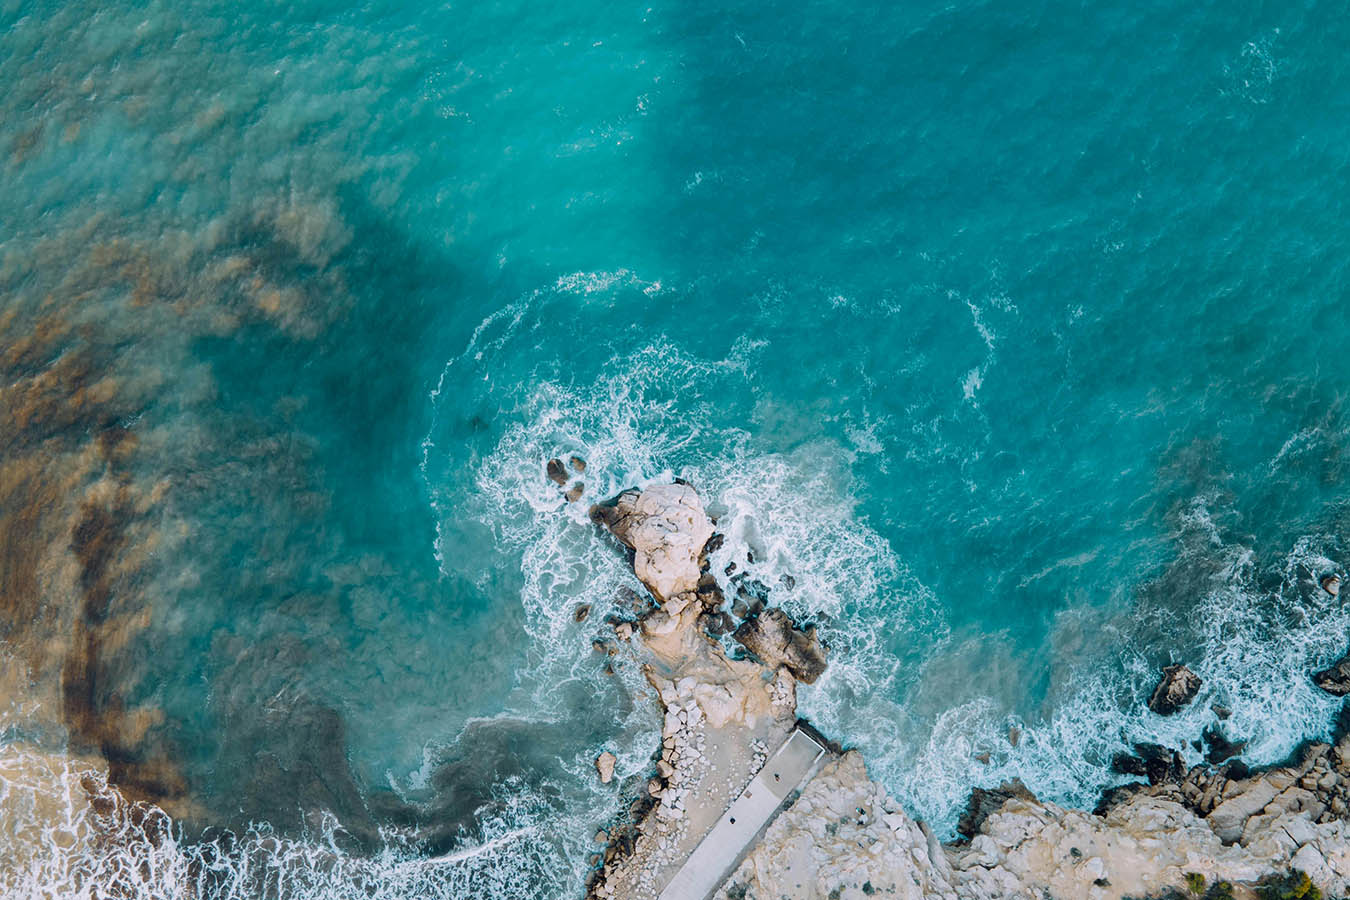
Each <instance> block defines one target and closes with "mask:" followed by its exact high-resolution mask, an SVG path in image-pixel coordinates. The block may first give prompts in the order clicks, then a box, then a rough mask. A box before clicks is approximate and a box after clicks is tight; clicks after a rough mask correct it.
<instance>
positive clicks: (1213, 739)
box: [1200, 728, 1247, 766]
mask: <svg viewBox="0 0 1350 900" xmlns="http://www.w3.org/2000/svg"><path fill="white" fill-rule="evenodd" d="M1200 736H1201V738H1203V739H1204V742H1205V746H1207V747H1208V748H1209V749H1208V751H1206V753H1205V760H1206V761H1207V762H1209V763H1210V764H1211V765H1216V766H1217V765H1218V764H1219V763H1221V762H1223V761H1224V760H1226V759H1228V758H1230V757H1233V756H1237V755H1238V754H1239V753H1241V752H1242V751H1243V749H1244V748H1245V747H1246V746H1247V742H1246V741H1230V740H1228V738H1226V737H1224V736H1223V732H1222V731H1219V730H1218V729H1217V728H1206V729H1205V730H1204V732H1203V733H1202V734H1201V735H1200Z"/></svg>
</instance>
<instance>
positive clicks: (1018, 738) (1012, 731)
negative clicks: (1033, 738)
mask: <svg viewBox="0 0 1350 900" xmlns="http://www.w3.org/2000/svg"><path fill="white" fill-rule="evenodd" d="M1008 743H1009V744H1011V745H1013V746H1014V747H1016V746H1017V745H1018V744H1020V743H1022V729H1020V728H1018V727H1017V726H1016V725H1010V726H1009V727H1008Z"/></svg>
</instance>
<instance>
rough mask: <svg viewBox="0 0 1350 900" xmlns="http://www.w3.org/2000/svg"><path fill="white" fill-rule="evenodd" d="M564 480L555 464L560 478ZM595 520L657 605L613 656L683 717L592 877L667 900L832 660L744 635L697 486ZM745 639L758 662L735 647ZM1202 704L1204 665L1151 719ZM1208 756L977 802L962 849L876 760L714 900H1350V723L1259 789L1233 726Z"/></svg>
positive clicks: (601, 896)
mask: <svg viewBox="0 0 1350 900" xmlns="http://www.w3.org/2000/svg"><path fill="white" fill-rule="evenodd" d="M557 468H560V466H559V465H557V464H556V461H555V462H551V463H550V466H549V474H550V476H553V475H554V470H555V469H557ZM555 480H556V479H555ZM560 487H562V484H560ZM568 499H569V500H572V499H575V498H573V497H571V496H570V495H569V498H568ZM591 518H592V520H593V521H594V522H596V524H597V525H599V526H601V527H604V528H606V529H607V530H608V531H609V532H610V533H612V534H613V535H614V536H615V537H616V538H617V539H618V540H619V542H620V543H621V544H623V546H624V547H625V548H626V549H627V551H628V552H630V553H631V559H632V563H633V569H634V572H635V574H636V575H637V576H638V579H639V580H640V581H641V582H642V583H643V584H644V585H645V586H646V587H647V588H648V590H649V591H650V594H651V596H650V598H649V599H636V601H635V602H634V603H633V604H632V613H633V614H632V616H631V617H628V618H624V617H611V620H610V621H609V622H608V625H609V626H610V628H611V629H612V631H613V637H612V639H610V638H606V639H603V640H601V639H597V648H602V649H605V650H606V651H607V652H614V653H626V654H629V655H631V656H632V657H633V658H635V659H636V660H637V661H638V662H640V663H641V665H642V666H643V671H644V673H645V674H646V677H647V680H648V682H649V683H650V684H651V685H652V687H653V688H654V690H655V694H656V699H657V701H658V703H659V704H660V705H661V708H662V711H663V714H664V717H665V718H664V728H663V732H662V742H661V746H660V747H659V748H657V749H656V751H655V752H654V754H653V766H652V770H651V772H650V774H649V776H648V777H647V779H646V780H645V781H643V780H641V779H629V783H625V784H623V785H621V787H620V790H621V791H622V792H623V793H624V794H625V795H626V796H628V797H629V802H628V804H627V806H626V808H625V810H624V812H623V813H622V815H621V816H620V817H619V818H618V819H617V820H616V821H614V822H613V823H611V824H610V826H609V827H607V828H606V829H604V830H602V831H601V832H600V833H598V834H597V835H596V837H597V841H598V843H599V844H600V845H603V847H602V849H601V850H599V851H598V852H597V853H596V854H595V855H594V856H593V857H592V862H593V864H594V865H595V868H594V871H593V873H592V876H591V879H590V881H589V883H588V887H587V900H616V898H622V900H646V898H653V900H654V898H657V897H658V896H660V894H661V890H662V889H663V887H664V886H665V884H666V883H667V882H668V881H669V880H670V878H671V877H672V875H673V874H674V873H675V872H676V871H677V870H678V868H679V866H680V864H681V862H682V861H683V860H684V859H686V858H687V857H688V856H689V854H690V853H691V852H692V850H693V849H694V847H695V846H697V844H698V843H699V841H700V840H701V838H702V836H703V835H704V834H705V833H706V832H707V831H708V830H709V828H710V827H711V826H712V824H713V823H714V822H715V821H717V819H718V817H719V816H721V815H722V813H723V811H724V810H725V809H726V808H727V806H728V804H729V803H730V801H731V799H733V798H734V797H735V796H736V795H737V794H738V792H739V791H740V790H741V788H742V787H743V786H744V785H745V784H746V783H747V782H748V781H749V779H750V778H751V777H752V776H754V775H755V774H756V773H757V772H758V770H759V769H760V767H762V766H763V764H764V760H765V758H766V755H767V754H768V753H769V752H771V751H772V749H773V748H774V747H776V746H777V745H779V744H781V743H782V742H783V741H784V740H785V738H786V736H787V735H788V733H789V731H790V730H791V729H792V727H793V726H794V725H795V724H796V723H797V721H798V720H797V714H796V690H795V687H796V683H797V682H798V681H803V682H807V683H810V682H812V681H814V680H815V679H816V678H818V677H819V675H820V674H821V673H822V672H823V671H824V669H825V666H826V665H827V660H828V648H827V647H825V646H824V645H823V644H822V643H821V642H820V641H819V640H818V639H817V637H816V635H815V633H814V631H813V630H812V629H810V628H805V629H803V628H799V627H798V623H795V622H793V621H792V619H791V618H790V617H789V616H788V615H787V614H786V613H784V612H783V611H782V610H779V609H776V608H773V607H768V606H767V605H766V603H765V601H764V598H763V596H762V595H761V596H755V595H749V599H750V602H749V603H747V602H745V596H744V593H745V592H742V593H743V596H742V597H741V598H740V599H738V600H737V601H736V602H735V603H733V604H732V610H731V613H734V614H735V618H733V615H732V614H731V613H729V612H728V610H727V609H726V608H725V607H726V598H725V597H724V596H723V594H722V591H721V589H720V588H719V587H718V582H717V579H715V578H714V577H712V576H711V575H710V573H709V572H708V560H707V557H708V553H709V552H711V550H713V549H715V548H716V547H717V546H718V544H719V542H720V540H721V538H720V536H719V535H718V534H717V533H716V524H715V522H713V521H712V519H711V518H709V516H708V514H707V513H706V511H705V510H704V507H703V503H702V500H701V499H700V498H699V496H698V493H697V491H696V490H695V489H694V487H693V486H692V485H689V484H687V483H684V482H681V481H678V480H677V481H676V482H675V483H673V484H659V485H653V486H649V487H647V488H645V489H642V490H629V491H625V492H624V493H622V494H620V495H619V496H618V497H616V498H614V499H613V500H611V501H609V502H607V503H604V504H600V505H598V506H594V507H592V508H591ZM727 574H728V575H731V574H732V573H731V572H728V573H727ZM1336 586H1339V585H1338V584H1337V585H1336ZM1324 588H1325V585H1324ZM1328 590H1329V589H1328ZM1329 592H1330V590H1329ZM736 618H739V619H740V621H739V623H738V622H737V621H736ZM727 633H730V634H731V635H732V637H733V639H734V640H735V642H736V643H738V644H739V645H740V646H741V648H742V652H737V653H735V654H733V655H728V654H727V652H726V651H725V650H724V649H723V645H722V643H721V642H720V640H719V638H720V637H721V636H722V635H725V634H727ZM1342 663H1343V664H1344V665H1342V664H1338V665H1337V666H1336V667H1333V668H1332V669H1330V670H1328V671H1327V672H1325V673H1319V674H1318V676H1317V678H1318V683H1319V684H1322V682H1323V681H1325V682H1326V684H1324V685H1323V687H1324V688H1326V689H1328V690H1330V691H1332V692H1335V691H1336V690H1337V689H1338V688H1339V687H1340V686H1341V683H1342V682H1343V681H1344V682H1346V687H1347V688H1350V678H1348V677H1346V673H1350V662H1347V661H1342ZM1343 670H1344V671H1343ZM1199 686H1200V683H1199V679H1198V678H1197V677H1196V676H1195V675H1194V674H1193V673H1191V672H1190V670H1189V669H1187V668H1186V667H1185V666H1180V665H1178V666H1169V667H1168V668H1167V669H1165V670H1164V672H1163V677H1162V679H1161V680H1160V682H1159V685H1158V688H1157V690H1155V691H1154V694H1153V696H1152V698H1151V699H1150V704H1149V705H1150V707H1151V708H1152V709H1153V710H1154V711H1155V712H1157V713H1159V714H1163V715H1167V714H1170V713H1172V712H1175V711H1176V710H1177V709H1179V708H1180V707H1181V706H1184V705H1185V704H1187V703H1189V702H1190V701H1191V699H1192V698H1193V697H1194V696H1195V694H1196V692H1197V690H1198V689H1199ZM1342 693H1344V692H1343V691H1342ZM1225 714H1226V710H1216V715H1217V716H1218V717H1219V718H1223V717H1224V715H1225ZM1201 740H1203V742H1204V743H1203V745H1202V744H1201V743H1200V741H1201ZM1201 746H1205V747H1207V748H1208V761H1207V762H1206V763H1204V764H1201V765H1198V766H1194V767H1191V768H1189V769H1188V768H1187V767H1186V766H1185V765H1184V763H1183V762H1182V757H1181V755H1180V754H1179V753H1178V752H1177V751H1175V750H1172V749H1169V748H1164V747H1158V746H1155V745H1147V744H1141V745H1137V746H1136V747H1135V748H1134V750H1135V753H1133V754H1121V755H1120V756H1118V757H1117V758H1116V759H1115V760H1114V763H1113V764H1114V767H1115V768H1116V770H1117V771H1119V772H1121V773H1122V774H1126V775H1135V776H1139V777H1141V778H1142V779H1143V780H1142V781H1138V782H1134V783H1131V784H1127V785H1124V786H1121V787H1117V788H1113V789H1111V790H1108V791H1107V792H1105V794H1104V796H1103V797H1102V801H1101V803H1100V804H1099V806H1098V807H1097V809H1095V810H1092V811H1082V810H1070V809H1064V808H1062V807H1059V806H1057V805H1055V804H1052V803H1046V802H1042V801H1039V800H1037V799H1036V798H1035V797H1034V796H1033V795H1032V794H1031V793H1030V792H1029V791H1027V790H1026V788H1025V787H1023V786H1022V785H1020V784H1016V783H1014V784H1009V785H1004V786H1003V787H1001V788H999V789H995V790H986V789H979V788H977V789H975V790H973V791H972V795H971V798H970V803H969V807H968V809H967V811H966V814H965V815H964V816H963V817H962V819H961V823H960V825H959V831H960V832H961V834H962V839H961V840H959V841H956V842H950V843H945V844H944V843H942V842H940V841H939V840H938V838H937V836H936V835H934V833H933V832H932V831H931V830H930V829H929V828H928V827H927V826H926V825H925V824H924V823H922V822H919V821H916V820H914V819H913V818H911V817H910V816H909V815H908V814H907V813H906V812H905V811H904V810H903V809H901V808H900V806H899V804H897V803H895V802H894V801H893V800H892V799H891V798H890V797H888V796H887V794H886V791H885V789H884V788H883V787H881V786H880V785H878V784H876V783H875V782H873V781H871V779H870V778H869V777H868V774H867V769H866V765H865V762H864V760H863V759H862V757H861V755H860V754H858V753H857V752H855V751H848V752H841V753H839V754H838V755H837V756H836V757H835V758H834V759H832V761H830V762H828V763H827V764H826V765H825V766H824V768H823V769H822V770H821V771H820V772H819V773H818V774H816V776H815V777H814V778H813V779H812V780H811V781H809V782H808V783H807V784H806V785H805V786H804V787H803V788H802V789H801V791H800V794H799V796H795V797H793V798H789V800H788V801H787V802H786V803H785V804H784V807H785V808H784V809H783V811H782V812H781V813H780V814H779V815H778V816H777V818H776V819H775V820H773V821H772V824H770V825H769V826H768V827H767V829H766V830H764V832H763V833H762V834H761V835H759V836H758V840H757V841H756V842H754V843H753V844H752V845H751V846H750V848H749V850H748V852H747V853H746V854H744V856H743V858H742V860H741V862H740V863H739V865H738V866H737V867H736V869H735V871H734V872H732V873H731V874H730V876H729V877H728V878H727V879H726V881H725V882H724V883H723V884H722V887H721V888H720V889H719V890H718V891H717V893H716V894H715V895H714V896H715V897H717V898H718V900H778V898H794V900H861V898H864V897H871V896H877V895H880V896H887V897H900V898H906V900H939V898H940V900H1002V898H1027V900H1042V898H1046V897H1050V898H1088V900H1123V898H1143V897H1171V896H1176V897H1181V896H1193V897H1200V896H1206V897H1213V898H1223V897H1236V898H1243V897H1253V898H1256V897H1265V896H1289V897H1307V898H1313V897H1318V896H1321V897H1333V896H1341V895H1345V894H1347V893H1350V820H1347V815H1350V716H1347V715H1343V716H1342V721H1341V722H1340V723H1338V727H1337V731H1336V739H1335V741H1334V742H1333V743H1331V744H1325V743H1317V744H1311V745H1307V746H1305V747H1302V748H1300V750H1299V752H1297V753H1296V754H1295V755H1294V758H1293V759H1291V760H1290V761H1289V762H1288V763H1287V764H1285V765H1279V766H1272V767H1268V768H1265V769H1262V770H1259V771H1253V770H1251V769H1249V768H1248V767H1247V766H1246V765H1244V764H1243V763H1242V762H1241V761H1240V760H1238V759H1236V758H1233V757H1235V756H1236V754H1237V753H1239V752H1240V751H1241V749H1242V747H1241V745H1240V744H1233V743H1230V742H1228V741H1227V740H1226V739H1225V738H1224V737H1223V735H1222V731H1221V728H1218V727H1215V728H1212V729H1207V730H1206V732H1205V734H1204V735H1203V737H1202V738H1199V737H1198V738H1197V747H1201ZM840 749H842V748H840ZM598 762H600V761H598ZM733 821H734V820H733Z"/></svg>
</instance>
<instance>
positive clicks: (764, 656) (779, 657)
mask: <svg viewBox="0 0 1350 900" xmlns="http://www.w3.org/2000/svg"><path fill="white" fill-rule="evenodd" d="M732 637H733V638H735V640H736V641H737V642H738V643H740V644H741V645H742V646H743V647H745V649H746V650H749V651H750V652H751V653H753V654H754V655H755V656H757V657H758V658H759V659H760V660H761V661H762V662H763V663H764V664H765V665H766V666H769V667H770V668H773V669H776V668H778V667H779V666H785V667H786V668H787V670H788V671H789V672H791V673H792V676H793V677H794V678H796V679H797V680H798V681H801V682H805V683H806V684H813V683H814V682H815V680H816V679H817V678H819V677H820V676H821V675H822V674H823V673H824V672H825V667H826V659H825V656H826V648H825V645H824V644H822V643H821V642H820V640H819V639H818V638H817V637H816V630H815V628H813V627H812V628H807V629H806V630H805V631H803V630H801V629H799V628H797V627H796V625H795V624H794V623H793V621H792V617H791V616H789V615H788V614H787V613H785V612H783V611H782V610H781V609H777V608H773V609H766V610H764V611H763V612H761V613H759V614H758V615H755V616H752V617H751V618H749V619H746V620H745V621H744V622H742V623H741V625H740V627H739V628H737V629H736V631H735V633H734V634H733V635H732Z"/></svg>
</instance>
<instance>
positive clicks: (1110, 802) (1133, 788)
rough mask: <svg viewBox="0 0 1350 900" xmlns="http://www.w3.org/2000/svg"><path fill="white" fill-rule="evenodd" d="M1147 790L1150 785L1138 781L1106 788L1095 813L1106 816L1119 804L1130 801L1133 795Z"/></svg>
mask: <svg viewBox="0 0 1350 900" xmlns="http://www.w3.org/2000/svg"><path fill="white" fill-rule="evenodd" d="M1147 790H1148V786H1147V785H1145V784H1143V783H1142V782H1138V781H1135V782H1131V783H1130V784H1121V785H1117V786H1115V787H1109V788H1106V789H1105V790H1104V791H1102V797H1101V799H1100V800H1099V801H1097V808H1096V809H1094V810H1093V811H1092V812H1093V814H1094V815H1098V816H1104V815H1106V814H1107V813H1108V812H1110V811H1111V810H1112V809H1114V808H1116V807H1117V806H1120V805H1121V804H1123V803H1126V802H1128V801H1129V800H1130V798H1131V797H1134V796H1136V795H1137V794H1139V793H1141V792H1143V791H1147Z"/></svg>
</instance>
